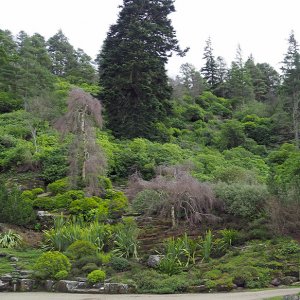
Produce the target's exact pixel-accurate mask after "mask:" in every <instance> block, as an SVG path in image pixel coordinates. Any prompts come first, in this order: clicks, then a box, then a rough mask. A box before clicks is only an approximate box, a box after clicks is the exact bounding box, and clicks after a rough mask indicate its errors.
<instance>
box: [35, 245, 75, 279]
mask: <svg viewBox="0 0 300 300" xmlns="http://www.w3.org/2000/svg"><path fill="white" fill-rule="evenodd" d="M33 269H34V271H35V276H36V277H37V278H39V279H55V276H56V275H57V274H58V273H59V272H61V271H66V272H67V273H68V272H69V271H70V269H71V264H70V261H69V259H68V258H67V257H66V256H65V255H64V254H62V253H60V252H58V251H49V252H45V253H43V254H42V255H41V256H40V257H39V258H38V260H37V262H36V263H35V265H34V267H33Z"/></svg>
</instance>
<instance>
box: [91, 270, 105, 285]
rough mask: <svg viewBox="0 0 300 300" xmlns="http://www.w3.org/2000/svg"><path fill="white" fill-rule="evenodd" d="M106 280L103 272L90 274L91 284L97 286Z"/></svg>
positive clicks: (98, 271) (96, 271)
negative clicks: (96, 284)
mask: <svg viewBox="0 0 300 300" xmlns="http://www.w3.org/2000/svg"><path fill="white" fill-rule="evenodd" d="M105 278H106V273H105V271H102V270H94V271H92V272H91V273H89V274H88V276H87V280H88V282H89V283H90V284H95V283H98V282H103V281H104V280H105Z"/></svg>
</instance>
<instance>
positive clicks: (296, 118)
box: [281, 31, 300, 148]
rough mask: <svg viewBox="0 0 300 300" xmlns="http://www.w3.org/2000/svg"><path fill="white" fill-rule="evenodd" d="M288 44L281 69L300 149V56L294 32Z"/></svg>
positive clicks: (285, 93) (295, 136)
mask: <svg viewBox="0 0 300 300" xmlns="http://www.w3.org/2000/svg"><path fill="white" fill-rule="evenodd" d="M288 43H289V46H288V50H287V53H286V55H285V57H284V60H283V62H282V63H283V65H282V68H281V70H282V72H283V95H284V102H285V106H286V109H287V110H288V111H289V112H291V113H292V120H293V129H294V138H295V144H296V147H297V148H299V130H300V128H299V124H300V54H299V45H298V43H297V41H296V39H295V35H294V32H293V31H292V32H291V34H290V36H289V39H288Z"/></svg>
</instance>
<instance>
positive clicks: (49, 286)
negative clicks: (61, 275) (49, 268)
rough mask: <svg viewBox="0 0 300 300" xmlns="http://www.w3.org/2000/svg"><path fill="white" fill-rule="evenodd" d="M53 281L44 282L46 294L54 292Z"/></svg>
mask: <svg viewBox="0 0 300 300" xmlns="http://www.w3.org/2000/svg"><path fill="white" fill-rule="evenodd" d="M54 284H55V281H54V280H45V290H46V291H47V292H54Z"/></svg>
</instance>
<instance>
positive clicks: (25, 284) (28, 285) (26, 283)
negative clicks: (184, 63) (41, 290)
mask: <svg viewBox="0 0 300 300" xmlns="http://www.w3.org/2000/svg"><path fill="white" fill-rule="evenodd" d="M34 283H35V281H34V280H32V279H21V280H20V292H31V291H32V290H33V286H34Z"/></svg>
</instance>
